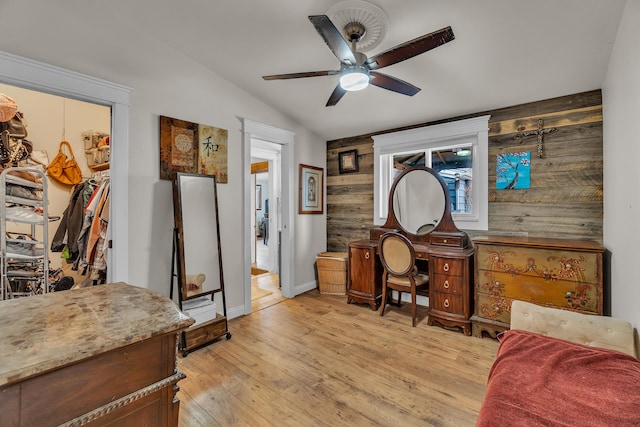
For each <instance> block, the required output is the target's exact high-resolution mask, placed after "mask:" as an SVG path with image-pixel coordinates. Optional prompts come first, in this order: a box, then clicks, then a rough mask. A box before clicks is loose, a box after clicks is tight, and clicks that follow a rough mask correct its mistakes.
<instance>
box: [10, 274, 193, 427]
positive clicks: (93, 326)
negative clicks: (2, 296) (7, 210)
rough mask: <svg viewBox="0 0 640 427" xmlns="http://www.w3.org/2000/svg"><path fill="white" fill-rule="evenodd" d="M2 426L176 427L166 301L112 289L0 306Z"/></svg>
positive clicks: (175, 316)
mask: <svg viewBox="0 0 640 427" xmlns="http://www.w3.org/2000/svg"><path fill="white" fill-rule="evenodd" d="M0 319H2V322H3V325H5V326H3V329H2V330H1V332H0V343H1V344H2V346H0V347H1V349H0V356H1V357H0V359H1V360H2V361H3V363H2V366H0V425H1V426H39V427H41V426H42V427H44V426H57V425H69V426H71V425H73V426H79V425H101V426H103V425H112V426H136V427H137V426H177V425H178V410H179V403H180V402H179V400H178V399H177V398H176V392H177V390H178V387H177V382H178V381H179V380H180V379H181V378H184V374H182V373H181V372H179V371H177V370H176V353H177V338H178V333H179V332H180V330H182V329H184V328H186V327H188V326H189V324H190V323H192V322H193V321H192V320H191V319H189V318H188V317H186V316H185V315H184V314H182V313H181V312H180V311H179V310H177V308H176V307H175V305H174V304H173V303H172V302H171V301H170V300H169V299H167V298H166V297H164V296H162V295H160V294H158V293H156V292H151V291H148V290H146V289H141V288H136V287H133V286H129V285H126V284H107V285H101V286H94V287H92V288H84V289H78V290H71V291H64V292H58V293H54V294H49V295H41V296H34V297H29V298H23V299H17V300H10V301H3V302H2V303H1V305H0Z"/></svg>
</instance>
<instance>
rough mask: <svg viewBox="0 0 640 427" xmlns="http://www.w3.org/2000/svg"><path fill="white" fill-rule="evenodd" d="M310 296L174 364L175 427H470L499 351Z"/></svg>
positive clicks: (405, 318)
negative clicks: (177, 377) (180, 376)
mask: <svg viewBox="0 0 640 427" xmlns="http://www.w3.org/2000/svg"><path fill="white" fill-rule="evenodd" d="M420 310H421V312H422V316H423V318H422V320H421V321H420V323H419V324H418V325H417V326H416V327H415V328H413V327H412V326H411V318H410V313H409V311H410V308H409V305H408V304H404V305H403V306H402V307H401V308H396V307H393V308H392V309H389V311H388V312H385V315H384V316H383V317H380V315H379V312H378V311H372V310H370V309H369V308H368V306H362V305H357V304H346V299H345V298H344V297H336V296H332V295H321V294H320V293H319V292H318V291H317V290H313V291H309V292H307V293H305V294H303V295H299V296H297V297H296V298H293V299H286V300H285V301H283V302H281V303H279V304H276V305H273V306H270V307H267V308H265V309H262V310H260V311H257V312H253V313H252V314H250V315H248V316H244V317H241V318H237V319H233V320H231V321H230V325H229V329H230V331H231V332H232V333H233V338H232V339H231V340H229V341H226V340H224V341H220V342H217V343H214V344H212V345H210V346H207V347H205V348H202V349H200V350H197V351H195V352H192V353H190V354H189V356H188V357H186V358H181V359H180V360H179V368H180V369H181V370H183V371H184V372H185V373H186V374H187V378H186V379H185V380H183V381H181V382H180V387H181V390H180V391H179V392H178V397H179V398H181V399H182V405H181V416H180V425H181V426H201V425H207V424H206V422H207V420H213V422H212V423H211V424H209V425H221V426H236V425H266V426H272V425H274V426H275V425H277V426H282V425H290V426H324V425H327V426H332V425H335V426H343V425H349V426H398V425H407V426H408V425H411V426H456V427H458V426H473V425H475V421H476V418H477V414H478V410H479V408H480V405H481V402H482V398H483V397H484V393H485V389H486V378H487V375H488V372H489V369H490V367H491V364H492V363H493V360H494V359H495V353H496V350H497V347H498V343H497V342H496V341H494V340H491V339H487V338H485V339H479V338H475V337H467V336H465V335H464V334H462V333H460V332H457V331H449V330H445V329H443V328H440V327H430V326H428V325H427V322H426V314H427V311H426V309H425V308H420Z"/></svg>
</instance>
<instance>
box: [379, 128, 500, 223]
mask: <svg viewBox="0 0 640 427" xmlns="http://www.w3.org/2000/svg"><path fill="white" fill-rule="evenodd" d="M489 117H490V116H481V117H476V118H472V119H465V120H459V121H456V122H449V123H443V124H439V125H433V126H426V127H422V128H417V129H409V130H405V131H400V132H394V133H388V134H384V135H375V136H373V141H374V144H373V153H374V166H373V169H374V193H373V199H374V218H373V222H374V224H375V225H383V224H384V223H385V221H386V219H387V209H388V199H389V191H390V189H391V186H392V184H393V181H394V179H395V177H396V176H397V175H398V174H399V173H400V172H401V171H402V169H403V168H407V167H412V166H429V167H431V168H433V169H435V170H436V171H438V173H439V174H440V176H441V177H442V178H443V179H444V181H445V182H446V183H447V187H448V190H449V196H450V199H451V213H452V216H453V219H454V221H455V223H456V226H457V227H458V228H460V229H467V230H486V229H487V228H488V137H489Z"/></svg>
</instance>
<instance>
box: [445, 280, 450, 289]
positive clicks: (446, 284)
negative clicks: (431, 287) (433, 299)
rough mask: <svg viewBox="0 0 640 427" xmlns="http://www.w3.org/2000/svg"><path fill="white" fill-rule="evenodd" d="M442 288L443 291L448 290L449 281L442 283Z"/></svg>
mask: <svg viewBox="0 0 640 427" xmlns="http://www.w3.org/2000/svg"><path fill="white" fill-rule="evenodd" d="M444 288H445V289H449V281H448V280H445V281H444Z"/></svg>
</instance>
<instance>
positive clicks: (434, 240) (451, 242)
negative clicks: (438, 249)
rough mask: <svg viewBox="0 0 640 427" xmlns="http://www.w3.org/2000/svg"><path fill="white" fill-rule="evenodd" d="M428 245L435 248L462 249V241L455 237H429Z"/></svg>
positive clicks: (460, 238)
mask: <svg viewBox="0 0 640 427" xmlns="http://www.w3.org/2000/svg"><path fill="white" fill-rule="evenodd" d="M429 243H431V244H432V245H437V246H452V247H456V248H462V247H464V240H463V239H462V237H457V236H431V238H430V239H429Z"/></svg>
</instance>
